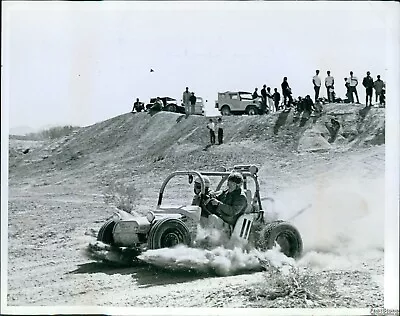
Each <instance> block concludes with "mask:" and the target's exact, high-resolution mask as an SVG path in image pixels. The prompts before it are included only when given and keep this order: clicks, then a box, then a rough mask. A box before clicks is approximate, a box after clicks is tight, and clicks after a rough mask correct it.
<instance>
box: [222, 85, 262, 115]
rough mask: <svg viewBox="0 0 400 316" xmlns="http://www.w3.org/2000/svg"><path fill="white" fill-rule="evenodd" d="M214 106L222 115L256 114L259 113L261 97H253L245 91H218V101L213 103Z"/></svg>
mask: <svg viewBox="0 0 400 316" xmlns="http://www.w3.org/2000/svg"><path fill="white" fill-rule="evenodd" d="M215 107H216V108H218V110H219V111H220V112H221V114H222V115H231V114H248V115H256V114H259V113H260V108H261V98H260V97H258V98H256V99H253V97H252V93H251V92H247V91H238V92H232V91H227V92H218V101H217V102H216V103H215Z"/></svg>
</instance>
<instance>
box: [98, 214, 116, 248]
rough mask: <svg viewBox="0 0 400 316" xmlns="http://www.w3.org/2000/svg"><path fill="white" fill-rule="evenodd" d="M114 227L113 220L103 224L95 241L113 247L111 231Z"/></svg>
mask: <svg viewBox="0 0 400 316" xmlns="http://www.w3.org/2000/svg"><path fill="white" fill-rule="evenodd" d="M114 226H115V221H114V220H113V219H109V220H108V221H107V222H105V223H104V225H103V226H101V228H100V230H99V233H98V234H97V240H98V241H101V242H102V243H104V244H107V245H113V244H114V236H113V230H114Z"/></svg>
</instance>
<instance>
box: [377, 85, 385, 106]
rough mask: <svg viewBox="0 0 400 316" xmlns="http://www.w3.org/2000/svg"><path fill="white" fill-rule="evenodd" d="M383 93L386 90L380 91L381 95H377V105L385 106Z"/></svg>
mask: <svg viewBox="0 0 400 316" xmlns="http://www.w3.org/2000/svg"><path fill="white" fill-rule="evenodd" d="M385 93H386V89H385V88H383V89H382V91H381V94H380V95H379V105H385V102H386V101H385V100H386V97H385Z"/></svg>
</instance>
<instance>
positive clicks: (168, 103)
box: [146, 97, 185, 113]
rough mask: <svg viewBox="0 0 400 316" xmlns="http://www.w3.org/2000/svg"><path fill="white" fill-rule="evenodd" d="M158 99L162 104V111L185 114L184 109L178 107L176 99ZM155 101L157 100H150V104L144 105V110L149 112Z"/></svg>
mask: <svg viewBox="0 0 400 316" xmlns="http://www.w3.org/2000/svg"><path fill="white" fill-rule="evenodd" d="M160 99H161V101H162V102H163V104H164V107H163V108H162V111H169V112H176V113H185V107H183V106H181V105H178V102H177V100H176V99H174V98H171V97H160ZM156 100H157V98H151V99H150V102H149V103H147V104H146V110H149V109H150V108H151V107H152V106H153V105H154V103H155V102H156Z"/></svg>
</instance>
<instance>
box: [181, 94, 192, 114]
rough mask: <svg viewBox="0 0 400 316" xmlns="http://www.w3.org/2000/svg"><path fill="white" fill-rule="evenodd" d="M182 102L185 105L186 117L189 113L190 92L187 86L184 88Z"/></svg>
mask: <svg viewBox="0 0 400 316" xmlns="http://www.w3.org/2000/svg"><path fill="white" fill-rule="evenodd" d="M182 103H183V106H184V107H185V113H186V117H188V115H189V114H190V92H189V88H188V87H186V90H185V91H184V92H183V95H182Z"/></svg>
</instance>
